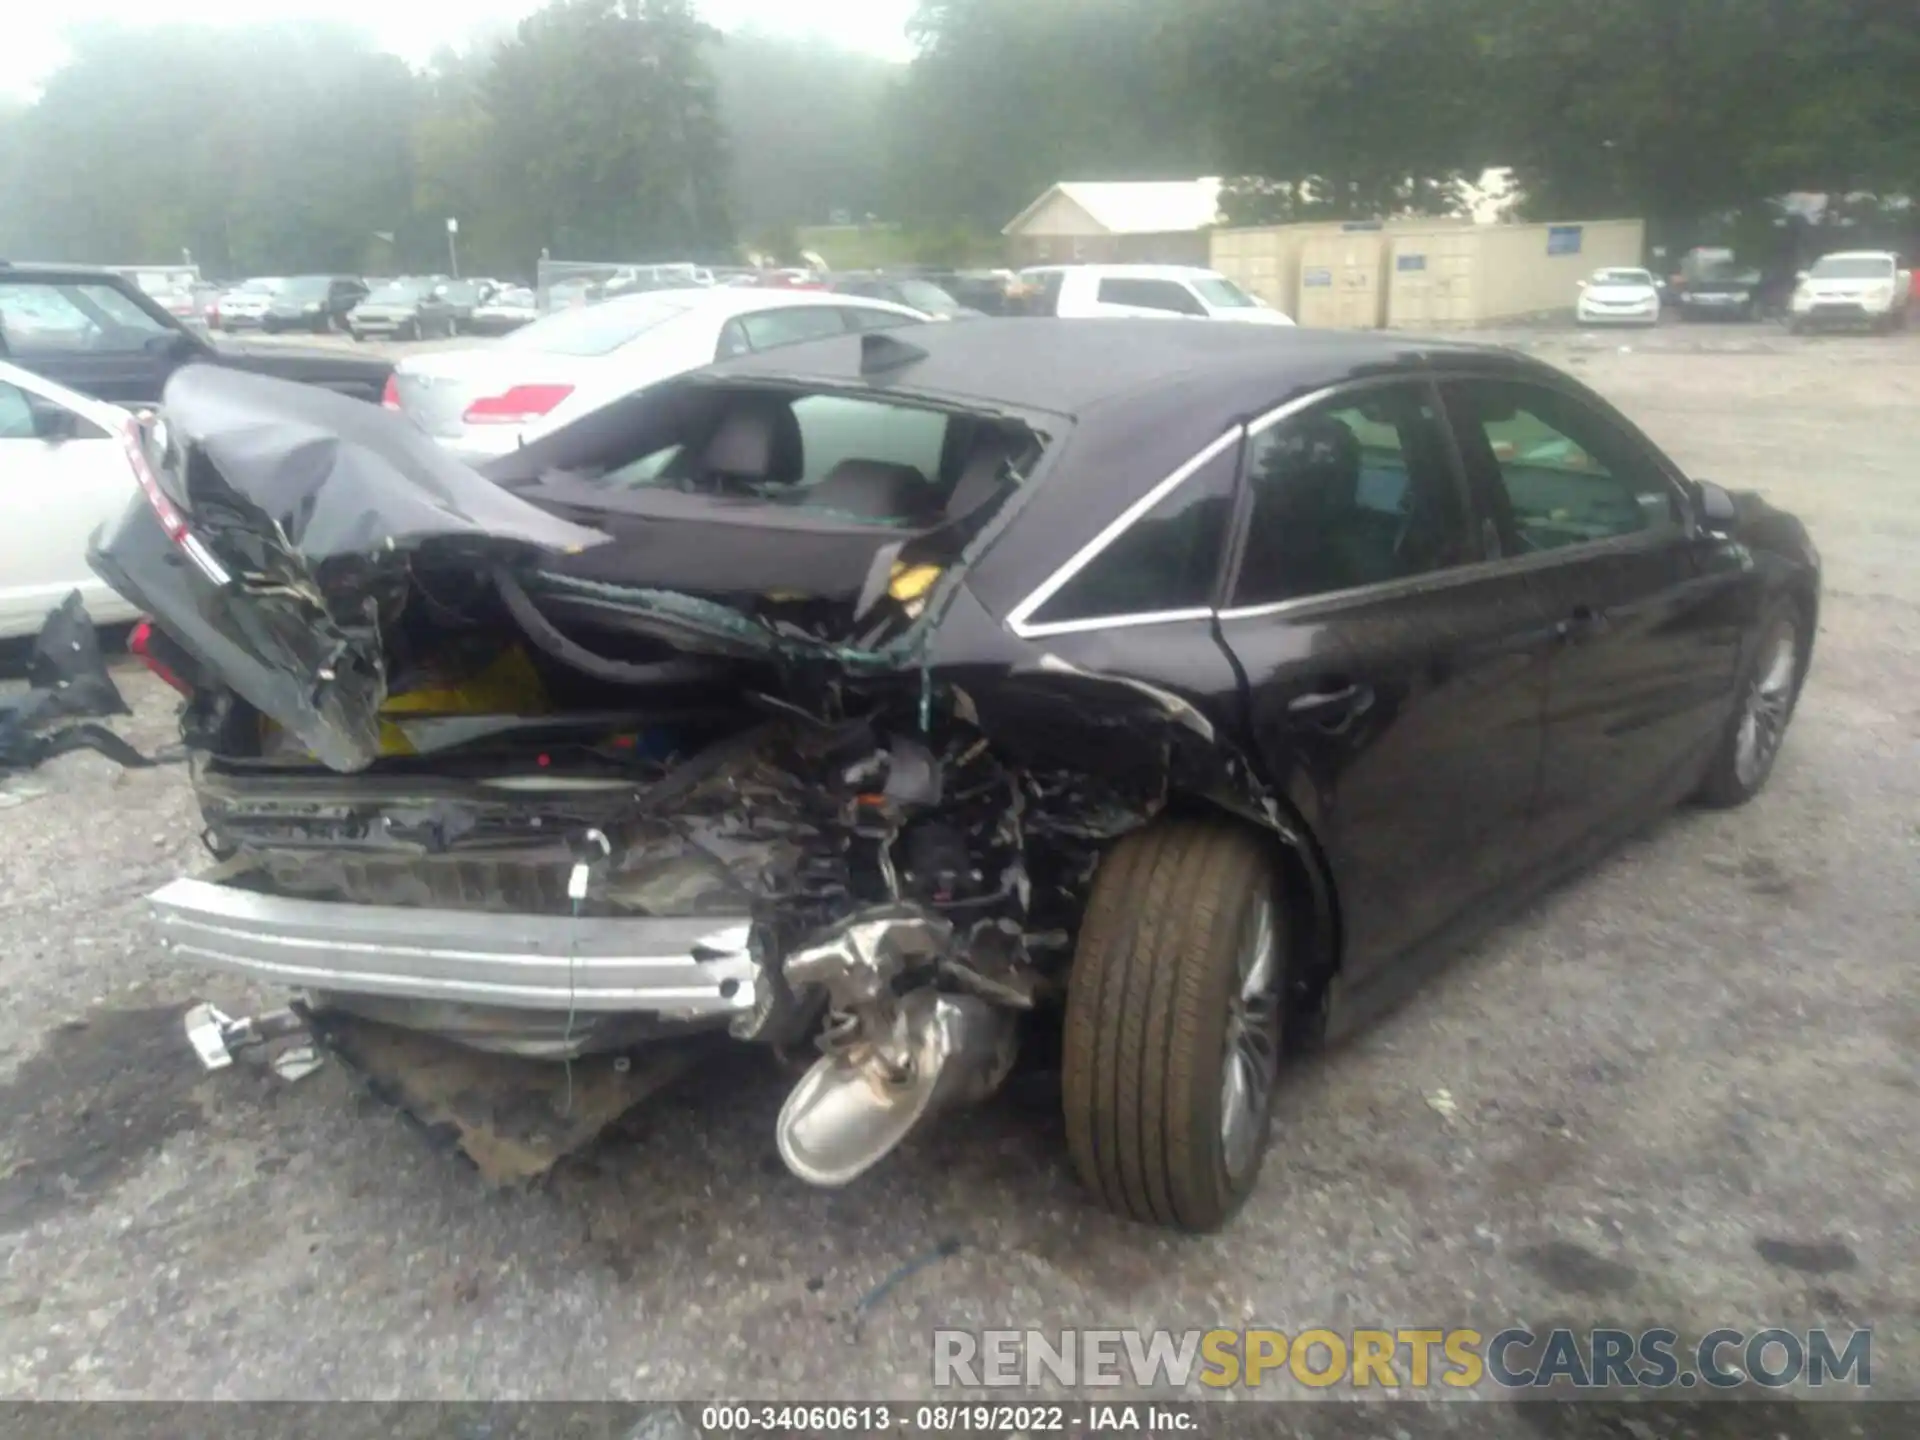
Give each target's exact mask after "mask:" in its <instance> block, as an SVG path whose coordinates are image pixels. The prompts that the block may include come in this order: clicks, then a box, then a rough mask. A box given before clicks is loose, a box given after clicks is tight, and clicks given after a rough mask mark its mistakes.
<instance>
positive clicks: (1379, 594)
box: [1007, 366, 1689, 640]
mask: <svg viewBox="0 0 1920 1440" xmlns="http://www.w3.org/2000/svg"><path fill="white" fill-rule="evenodd" d="M1474 380H1478V381H1488V380H1492V381H1502V382H1510V383H1520V384H1528V385H1535V386H1539V387H1540V388H1542V389H1550V390H1554V391H1556V392H1558V393H1559V394H1561V395H1563V396H1565V397H1566V398H1567V399H1569V400H1573V401H1576V402H1578V403H1580V404H1582V405H1587V406H1589V407H1591V405H1592V400H1591V398H1590V397H1589V396H1587V395H1585V394H1583V393H1582V392H1581V391H1580V390H1579V389H1578V388H1576V385H1575V384H1562V383H1559V381H1560V377H1559V376H1557V375H1554V374H1552V373H1551V372H1549V373H1548V374H1547V375H1544V376H1541V375H1532V374H1521V375H1516V374H1513V373H1511V372H1509V371H1505V370H1502V369H1497V368H1495V367H1492V366H1487V367H1484V368H1483V367H1480V366H1471V367H1468V366H1462V367H1460V368H1458V369H1454V368H1450V367H1447V368H1437V369H1436V368H1425V369H1421V370H1418V371H1400V372H1395V373H1393V374H1385V375H1369V376H1365V377H1362V378H1358V379H1351V380H1343V381H1341V382H1340V383H1339V384H1336V385H1327V386H1323V387H1321V388H1320V389H1318V390H1313V391H1309V392H1308V393H1307V394H1305V395H1300V396H1296V397H1295V398H1294V399H1292V400H1288V401H1285V402H1283V403H1282V404H1279V405H1276V406H1274V407H1273V408H1272V409H1271V410H1268V411H1265V412H1264V413H1262V414H1260V415H1257V416H1255V417H1254V418H1253V419H1252V420H1249V421H1248V422H1247V423H1246V424H1245V425H1242V426H1236V427H1234V428H1233V429H1231V430H1229V431H1227V432H1226V433H1225V434H1223V435H1221V436H1220V437H1219V438H1218V439H1216V440H1214V441H1213V442H1212V443H1211V444H1209V445H1208V446H1206V448H1204V449H1203V450H1201V451H1200V452H1199V454H1197V455H1195V456H1193V458H1192V459H1190V460H1188V461H1186V462H1185V463H1184V464H1182V465H1181V466H1180V467H1179V468H1178V469H1177V470H1175V471H1174V472H1173V473H1172V474H1171V475H1169V476H1167V477H1166V479H1164V480H1162V481H1160V483H1159V484H1157V485H1155V486H1154V487H1153V489H1151V490H1149V491H1148V492H1147V493H1146V494H1145V495H1144V496H1142V497H1141V498H1140V499H1139V500H1137V501H1135V502H1134V503H1133V504H1132V505H1130V506H1128V507H1127V508H1126V509H1125V510H1124V511H1122V512H1121V513H1120V515H1119V516H1118V517H1116V518H1115V519H1114V520H1113V521H1112V522H1111V523H1109V524H1108V525H1107V526H1106V527H1105V528H1104V529H1102V530H1101V531H1100V533H1099V534H1097V535H1095V536H1094V537H1093V538H1092V539H1091V540H1089V541H1088V542H1087V543H1086V544H1085V545H1083V546H1081V547H1080V549H1078V550H1076V551H1075V552H1074V553H1073V554H1072V555H1071V556H1070V557H1068V559H1067V561H1066V562H1065V563H1064V564H1063V565H1061V566H1060V568H1059V569H1057V570H1055V571H1054V572H1053V574H1051V575H1050V576H1048V577H1047V579H1046V580H1044V581H1042V582H1041V584H1040V585H1039V586H1038V587H1037V588H1036V589H1035V590H1034V591H1033V592H1032V593H1031V594H1029V595H1028V596H1027V598H1026V599H1025V600H1023V601H1021V602H1020V604H1019V605H1018V606H1017V607H1015V609H1014V610H1013V611H1012V612H1011V613H1010V614H1009V616H1008V617H1007V626H1008V628H1009V629H1010V630H1012V631H1013V633H1014V634H1015V635H1017V636H1019V637H1020V638H1021V639H1022V640H1038V639H1043V638H1045V637H1046V636H1049V635H1073V634H1081V633H1084V632H1086V631H1090V630H1122V629H1132V628H1135V627H1139V626H1147V625H1166V624H1171V623H1175V622H1179V621H1192V620H1204V619H1208V618H1211V617H1217V618H1218V619H1220V620H1222V621H1226V620H1253V619H1260V618H1264V617H1269V616H1277V615H1285V614H1290V613H1293V612H1295V611H1299V610H1304V609H1308V608H1310V607H1321V606H1330V607H1333V608H1341V607H1344V606H1346V605H1349V604H1352V603H1355V602H1356V601H1360V600H1373V599H1392V598H1394V597H1396V596H1399V595H1403V594H1409V593H1413V592H1416V591H1421V590H1429V589H1432V590H1438V589H1444V588H1446V587H1448V586H1451V585H1455V584H1470V583H1472V582H1473V581H1476V580H1483V579H1492V578H1496V577H1498V576H1503V575H1524V574H1530V573H1532V572H1533V571H1536V570H1545V569H1549V568H1551V567H1552V566H1554V565H1558V564H1565V563H1568V562H1572V561H1579V560H1583V559H1586V558H1587V557H1589V556H1594V555H1604V554H1608V553H1612V552H1616V551H1626V552H1631V551H1634V550H1639V549H1652V548H1654V547H1656V546H1659V545H1669V544H1672V543H1673V542H1674V541H1675V540H1678V539H1684V538H1686V536H1687V535H1688V533H1689V532H1688V526H1687V523H1686V521H1685V519H1684V518H1682V519H1681V520H1680V522H1679V524H1678V525H1676V526H1673V527H1671V528H1670V527H1668V526H1658V527H1655V528H1652V529H1649V530H1641V531H1635V532H1633V533H1631V534H1627V535H1614V536H1609V537H1608V538H1607V539H1604V540H1589V541H1582V542H1580V543H1579V544H1576V545H1562V546H1559V547H1558V548H1556V549H1553V550H1543V551H1539V552H1537V553H1535V554H1531V555H1502V556H1501V557H1500V558H1499V559H1497V560H1477V561H1474V562H1473V563H1472V564H1468V565H1454V566H1449V567H1448V568H1446V569H1443V570H1430V571H1427V572H1426V573H1425V574H1422V575H1409V576H1406V577H1404V578H1402V579H1398V580H1385V581H1381V582H1380V583H1378V584H1375V585H1361V586H1355V587H1353V588H1352V589H1347V590H1329V591H1326V592H1324V593H1322V594H1319V595H1301V596H1296V597H1295V598H1293V599H1290V600H1275V601H1270V602H1268V603H1266V604H1264V605H1244V606H1233V607H1228V608H1226V609H1221V610H1212V609H1207V608H1199V607H1196V608H1191V609H1184V610H1159V611H1143V612H1139V613H1136V614H1131V615H1102V616H1096V617H1088V618H1084V619H1075V620H1052V621H1047V622H1045V623H1042V624H1037V625H1036V624H1034V623H1032V622H1031V620H1030V619H1029V617H1030V616H1031V615H1032V614H1033V613H1034V612H1035V611H1036V610H1038V609H1039V608H1040V607H1041V606H1042V605H1044V604H1046V603H1047V601H1049V600H1051V599H1052V598H1053V597H1054V595H1055V593H1057V592H1058V591H1059V590H1060V589H1061V588H1062V587H1063V586H1065V585H1066V583H1067V582H1068V581H1069V580H1071V579H1073V577H1074V576H1075V575H1077V574H1079V573H1080V571H1081V570H1083V569H1085V568H1086V567H1087V566H1088V565H1089V564H1091V563H1092V562H1093V561H1094V559H1096V558H1097V557H1098V556H1099V555H1100V553H1101V552H1102V551H1104V550H1105V549H1106V548H1107V547H1108V546H1109V545H1111V544H1113V542H1114V541H1115V540H1117V539H1119V538H1120V536H1121V535H1122V534H1124V533H1125V532H1126V531H1127V530H1128V529H1129V528H1130V527H1131V526H1132V525H1133V523H1134V522H1135V521H1136V520H1138V519H1139V518H1140V517H1141V516H1142V515H1144V514H1146V513H1147V512H1148V511H1149V510H1151V509H1153V507H1154V506H1156V505H1158V504H1159V503H1160V502H1161V501H1162V500H1164V499H1165V498H1166V497H1167V496H1168V495H1170V494H1172V493H1173V492H1174V491H1175V490H1176V489H1178V488H1179V487H1180V485H1181V484H1182V483H1183V482H1184V481H1186V480H1187V479H1188V478H1189V477H1190V476H1192V475H1193V474H1194V473H1195V472H1196V471H1198V470H1200V469H1201V468H1202V467H1203V466H1205V465H1206V464H1207V462H1208V461H1210V460H1212V459H1213V458H1214V457H1215V456H1217V455H1218V454H1219V453H1220V452H1221V451H1222V450H1223V449H1224V448H1226V446H1228V445H1229V444H1233V443H1236V442H1239V441H1241V440H1242V439H1244V440H1252V439H1253V438H1255V437H1256V436H1259V435H1262V434H1265V433H1266V432H1267V431H1268V430H1271V429H1272V428H1273V427H1274V426H1276V425H1279V424H1283V423H1284V422H1286V421H1288V420H1291V419H1292V418H1293V417H1294V416H1296V415H1298V414H1299V413H1300V412H1301V411H1303V410H1308V409H1311V408H1312V407H1313V406H1315V405H1318V404H1320V403H1321V402H1322V401H1326V400H1332V399H1335V398H1337V397H1339V396H1341V395H1345V394H1350V393H1353V392H1355V391H1362V390H1370V389H1375V388H1378V387H1379V386H1382V385H1390V384H1405V383H1408V382H1410V381H1411V382H1415V383H1419V384H1424V385H1430V386H1432V387H1433V388H1434V395H1435V398H1436V400H1438V401H1439V402H1440V404H1441V407H1442V408H1441V417H1442V421H1443V423H1446V424H1451V417H1450V416H1449V414H1448V413H1447V411H1446V408H1445V396H1444V394H1443V391H1444V387H1445V386H1446V385H1448V384H1449V383H1453V382H1457V381H1474ZM1603 403H1604V402H1603ZM1600 418H1601V419H1602V420H1603V421H1605V422H1607V423H1609V424H1613V423H1616V417H1615V416H1614V415H1613V414H1610V413H1608V412H1607V411H1604V410H1603V411H1601V412H1600ZM1618 423H1621V424H1623V425H1624V427H1625V429H1626V432H1627V435H1628V437H1629V438H1630V439H1632V440H1633V441H1635V442H1636V443H1638V444H1639V445H1641V446H1642V447H1644V448H1645V449H1646V450H1648V451H1649V452H1651V458H1652V459H1653V460H1654V461H1655V462H1656V466H1655V468H1656V469H1657V470H1658V471H1659V472H1660V474H1661V477H1662V478H1663V479H1664V480H1665V481H1666V482H1667V488H1668V491H1669V494H1670V495H1671V496H1672V498H1673V499H1674V500H1675V501H1676V503H1677V505H1678V507H1679V510H1680V514H1681V516H1682V517H1684V516H1685V515H1686V513H1687V512H1686V504H1687V500H1686V493H1685V489H1684V484H1683V477H1682V476H1681V474H1680V473H1679V471H1678V469H1677V467H1675V465H1674V464H1673V462H1672V460H1671V459H1669V458H1668V456H1667V454H1666V452H1665V451H1663V450H1661V449H1660V447H1659V446H1658V445H1656V444H1654V443H1653V441H1652V440H1650V439H1648V438H1647V436H1646V435H1645V434H1643V433H1642V432H1641V431H1640V429H1639V427H1638V426H1636V425H1634V424H1633V422H1632V421H1631V420H1628V419H1626V417H1625V416H1619V417H1618ZM1462 478H1464V477H1462ZM1468 499H1469V503H1470V504H1471V496H1469V497H1468Z"/></svg>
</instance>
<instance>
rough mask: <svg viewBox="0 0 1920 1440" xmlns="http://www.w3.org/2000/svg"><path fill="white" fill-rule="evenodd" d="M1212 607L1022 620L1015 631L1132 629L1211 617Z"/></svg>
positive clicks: (1031, 636)
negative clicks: (1034, 621) (1040, 621)
mask: <svg viewBox="0 0 1920 1440" xmlns="http://www.w3.org/2000/svg"><path fill="white" fill-rule="evenodd" d="M1212 618H1213V611H1211V610H1209V609H1207V608H1206V607H1205V606H1196V607H1194V608H1193V609H1190V610H1147V611H1142V612H1141V613H1140V614H1137V615H1095V616H1092V617H1091V618H1089V619H1086V620H1049V621H1047V622H1045V623H1044V624H1040V625H1028V624H1021V625H1016V626H1015V627H1014V631H1013V633H1014V634H1016V635H1018V636H1019V637H1020V638H1021V639H1022V640H1044V639H1045V638H1046V637H1047V636H1049V635H1080V634H1084V633H1085V632H1086V631H1088V630H1133V629H1136V628H1139V627H1141V626H1146V625H1172V624H1175V623H1177V622H1179V621H1182V620H1211V619H1212Z"/></svg>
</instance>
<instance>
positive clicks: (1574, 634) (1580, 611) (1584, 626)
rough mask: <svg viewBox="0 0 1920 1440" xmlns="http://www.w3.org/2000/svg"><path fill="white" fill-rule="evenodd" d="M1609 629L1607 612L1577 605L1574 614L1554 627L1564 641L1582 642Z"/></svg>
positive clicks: (1589, 606) (1554, 631)
mask: <svg viewBox="0 0 1920 1440" xmlns="http://www.w3.org/2000/svg"><path fill="white" fill-rule="evenodd" d="M1606 628H1607V612H1606V611H1604V610H1600V609H1596V608H1595V607H1594V606H1592V605H1576V606H1575V607H1574V609H1573V613H1572V614H1571V615H1569V616H1567V618H1566V619H1564V620H1562V621H1561V622H1560V623H1559V624H1558V625H1556V626H1554V627H1553V633H1554V634H1555V635H1556V636H1558V637H1559V638H1560V639H1562V640H1582V639H1585V638H1586V637H1587V636H1589V635H1598V634H1600V633H1601V632H1602V631H1604V630H1605V629H1606Z"/></svg>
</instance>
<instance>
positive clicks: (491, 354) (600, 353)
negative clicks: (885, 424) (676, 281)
mask: <svg viewBox="0 0 1920 1440" xmlns="http://www.w3.org/2000/svg"><path fill="white" fill-rule="evenodd" d="M926 319H927V317H926V316H925V315H923V314H921V313H920V312H919V311H918V310H911V309H908V308H907V307H906V306H904V305H895V304H891V303H889V302H887V301H884V300H869V299H865V298H862V297H860V296H855V295H834V294H829V293H827V292H825V291H818V290H737V289H733V288H731V287H726V286H719V287H713V288H702V289H697V290H695V289H687V290H651V291H646V292H644V293H641V294H637V295H622V296H618V297H616V298H614V299H611V300H606V301H603V302H601V303H600V304H598V305H588V306H582V307H578V308H573V309H567V310H561V311H556V312H554V313H553V314H551V315H547V316H544V317H542V318H541V319H539V320H536V321H534V322H533V323H532V324H531V325H526V326H523V327H521V328H520V329H518V330H515V331H514V332H513V333H512V334H511V335H506V336H503V337H502V338H500V339H499V340H495V341H491V342H489V343H486V344H481V345H475V346H472V347H471V348H467V349H460V350H437V351H434V352H432V353H430V354H422V355H410V356H408V357H407V358H406V359H404V360H402V361H401V362H400V364H399V365H398V366H397V367H395V369H394V373H393V379H392V380H391V381H390V382H389V383H388V385H387V395H386V404H387V406H388V408H389V409H395V410H399V411H400V412H401V413H403V414H405V415H406V416H407V417H408V418H410V419H411V420H413V421H414V423H416V424H417V425H419V426H420V428H421V429H423V430H425V431H426V432H427V433H428V434H429V435H431V436H433V438H434V439H436V440H438V441H439V442H440V443H441V444H442V445H445V446H446V447H447V448H448V449H449V450H452V451H453V452H455V453H456V454H458V455H460V456H462V457H463V458H466V459H470V460H484V459H487V458H490V457H492V456H495V455H503V454H506V453H507V452H509V451H511V450H512V449H514V447H515V446H517V445H518V444H519V443H520V442H521V440H522V439H523V438H526V437H531V436H532V435H533V434H535V433H537V432H539V431H543V430H546V429H548V428H551V427H553V426H558V425H564V424H567V423H569V422H571V421H573V420H577V419H579V418H580V416H582V415H585V414H587V413H588V412H589V411H592V410H597V409H599V408H600V407H601V406H602V405H606V404H609V403H611V402H612V401H614V400H618V399H620V398H621V397H622V396H625V395H631V394H632V393H633V392H634V391H636V390H639V389H641V388H643V387H644V386H647V385H652V384H654V383H656V382H658V381H661V380H666V379H669V378H670V377H672V376H675V375H680V374H684V373H685V372H686V371H688V370H697V369H699V368H700V367H701V366H702V365H711V364H712V363H713V362H714V361H716V360H726V359H730V358H731V357H733V356H735V355H745V354H749V353H751V352H753V351H756V350H768V349H772V348H774V347H776V346H780V345H792V344H795V343H797V342H799V341H802V340H820V339H824V338H826V337H827V336H830V335H846V334H850V333H859V332H861V331H866V330H888V329H893V328H896V327H898V326H902V325H914V324H919V323H921V322H923V321H925V320H926Z"/></svg>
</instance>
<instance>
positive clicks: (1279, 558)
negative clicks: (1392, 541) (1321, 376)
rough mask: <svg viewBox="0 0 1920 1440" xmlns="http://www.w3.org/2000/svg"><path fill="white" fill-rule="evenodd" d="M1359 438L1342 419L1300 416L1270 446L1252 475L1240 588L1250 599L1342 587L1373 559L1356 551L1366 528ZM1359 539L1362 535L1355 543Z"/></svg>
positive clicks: (1360, 578)
mask: <svg viewBox="0 0 1920 1440" xmlns="http://www.w3.org/2000/svg"><path fill="white" fill-rule="evenodd" d="M1360 465H1361V449H1360V442H1359V440H1358V439H1357V438H1355V436H1354V433H1353V431H1352V430H1351V429H1349V428H1348V427H1347V426H1346V425H1345V424H1343V423H1342V422H1341V421H1339V420H1337V419H1335V418H1334V417H1332V416H1330V415H1314V416H1309V417H1306V418H1305V419H1303V420H1301V421H1298V422H1296V423H1295V424H1294V425H1292V426H1290V427H1288V429H1287V431H1286V432H1285V433H1284V434H1283V435H1282V436H1281V437H1280V439H1279V440H1278V441H1276V442H1275V444H1274V445H1273V447H1272V448H1271V449H1269V450H1268V452H1267V454H1266V456H1265V459H1264V463H1263V465H1262V468H1261V471H1260V473H1259V474H1258V475H1256V476H1254V482H1253V483H1254V486H1255V495H1256V500H1255V505H1254V512H1253V520H1252V524H1251V526H1250V527H1249V529H1248V533H1247V545H1246V555H1245V559H1244V560H1243V562H1242V565H1241V574H1242V576H1243V577H1244V579H1243V583H1242V585H1241V591H1242V593H1243V594H1244V595H1246V596H1248V598H1249V603H1253V604H1261V603H1266V602H1271V601H1276V600H1289V599H1293V598H1294V597H1296V596H1302V595H1316V594H1321V593H1324V592H1327V591H1331V590H1344V589H1347V588H1349V587H1351V586H1353V585H1356V584H1364V583H1366V579H1365V574H1366V572H1368V571H1370V570H1372V569H1373V568H1374V566H1373V565H1372V564H1370V563H1367V557H1366V556H1364V555H1363V554H1360V553H1356V551H1357V550H1359V549H1361V548H1363V546H1364V535H1357V534H1356V530H1358V529H1359V528H1361V527H1360V522H1361V521H1362V520H1363V519H1364V518H1365V512H1364V511H1363V509H1362V507H1361V505H1360V503H1359V492H1360ZM1356 540H1359V541H1361V542H1362V544H1361V545H1358V546H1357V545H1356Z"/></svg>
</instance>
